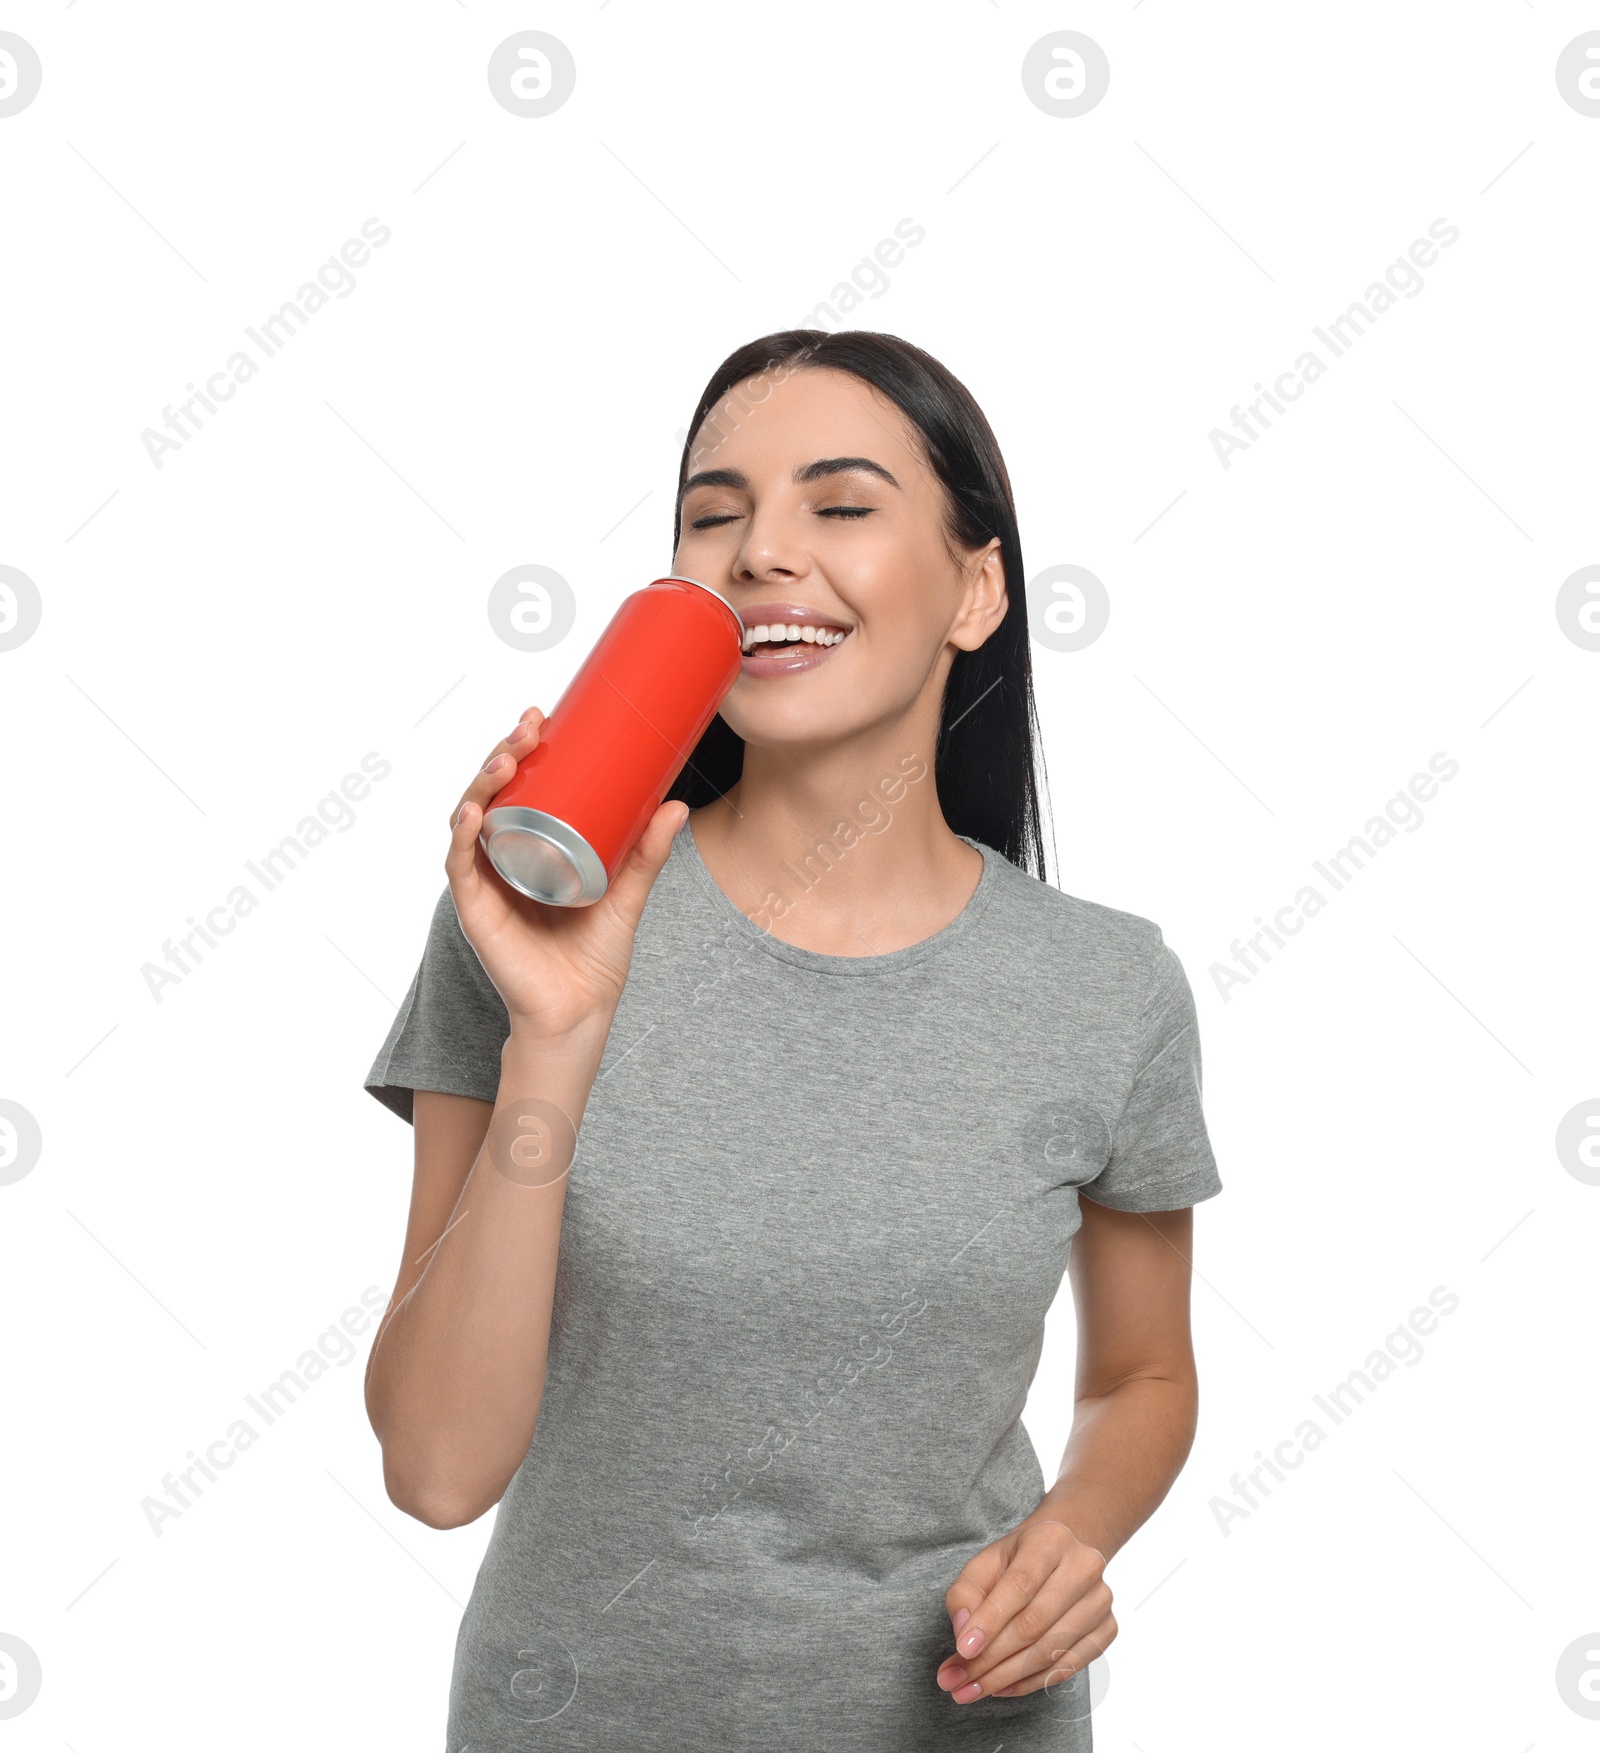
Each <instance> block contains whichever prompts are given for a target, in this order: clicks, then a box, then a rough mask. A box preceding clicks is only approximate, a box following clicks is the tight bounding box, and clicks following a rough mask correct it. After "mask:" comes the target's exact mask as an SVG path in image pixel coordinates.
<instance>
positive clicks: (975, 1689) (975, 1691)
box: [950, 1680, 983, 1704]
mask: <svg viewBox="0 0 1600 1753" xmlns="http://www.w3.org/2000/svg"><path fill="white" fill-rule="evenodd" d="M950 1696H951V1697H952V1698H953V1699H954V1700H955V1701H956V1703H957V1704H971V1703H972V1701H973V1700H974V1699H975V1698H982V1697H983V1683H982V1681H979V1680H974V1681H973V1682H972V1683H971V1684H970V1685H968V1686H963V1687H962V1688H961V1690H960V1691H959V1692H952V1693H951V1694H950Z"/></svg>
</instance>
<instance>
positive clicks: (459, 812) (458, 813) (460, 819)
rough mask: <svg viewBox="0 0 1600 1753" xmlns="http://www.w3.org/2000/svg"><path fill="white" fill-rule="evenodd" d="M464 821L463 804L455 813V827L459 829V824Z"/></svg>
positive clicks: (464, 811) (465, 810) (465, 812)
mask: <svg viewBox="0 0 1600 1753" xmlns="http://www.w3.org/2000/svg"><path fill="white" fill-rule="evenodd" d="M466 819H467V806H466V805H465V804H462V806H461V808H460V809H458V810H457V811H456V826H457V827H458V828H459V827H460V826H461V824H462V823H463V822H464V821H465V820H466Z"/></svg>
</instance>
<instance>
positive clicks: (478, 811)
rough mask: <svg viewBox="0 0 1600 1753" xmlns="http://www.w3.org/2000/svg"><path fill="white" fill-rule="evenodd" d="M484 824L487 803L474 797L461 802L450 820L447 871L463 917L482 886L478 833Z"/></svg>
mask: <svg viewBox="0 0 1600 1753" xmlns="http://www.w3.org/2000/svg"><path fill="white" fill-rule="evenodd" d="M482 827H483V806H482V805H481V804H478V803H474V802H472V801H471V800H470V799H469V800H467V801H464V802H463V803H461V804H460V805H459V806H458V807H457V809H456V813H455V815H454V817H453V818H452V819H451V823H450V847H449V850H448V851H447V852H446V853H445V858H444V873H445V875H446V876H447V877H448V878H449V879H450V893H451V895H452V896H453V897H454V898H455V903H456V914H457V916H458V917H459V916H460V914H461V911H462V908H463V907H464V906H467V905H469V904H470V903H471V901H472V900H473V899H475V898H476V896H477V895H478V893H479V891H480V889H481V888H482V874H481V872H480V869H479V865H478V853H479V850H480V848H479V846H478V834H479V831H480V830H481V829H482Z"/></svg>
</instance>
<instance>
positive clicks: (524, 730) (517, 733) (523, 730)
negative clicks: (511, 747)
mask: <svg viewBox="0 0 1600 1753" xmlns="http://www.w3.org/2000/svg"><path fill="white" fill-rule="evenodd" d="M527 734H528V727H527V725H525V724H519V725H516V726H515V727H514V728H513V729H512V731H511V733H510V735H508V736H507V738H506V741H507V742H508V743H514V742H515V741H516V740H517V738H518V737H525V736H526V735H527Z"/></svg>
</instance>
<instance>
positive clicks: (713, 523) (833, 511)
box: [689, 505, 878, 530]
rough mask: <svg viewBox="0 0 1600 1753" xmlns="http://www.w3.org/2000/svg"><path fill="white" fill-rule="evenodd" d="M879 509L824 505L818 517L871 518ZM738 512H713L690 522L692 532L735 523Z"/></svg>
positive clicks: (864, 506)
mask: <svg viewBox="0 0 1600 1753" xmlns="http://www.w3.org/2000/svg"><path fill="white" fill-rule="evenodd" d="M877 509H878V508H877V506H875V505H824V506H820V507H819V508H818V510H817V516H818V517H851V518H855V517H870V516H871V515H872V513H873V512H874V511H876V510H877ZM738 515H739V514H738V513H737V512H732V511H728V512H720V513H718V512H711V513H708V514H707V515H706V516H705V517H697V518H693V519H691V520H690V523H689V528H690V529H692V530H710V529H715V528H716V527H717V525H718V524H724V523H733V522H734V521H735V519H736V518H737V517H738Z"/></svg>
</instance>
